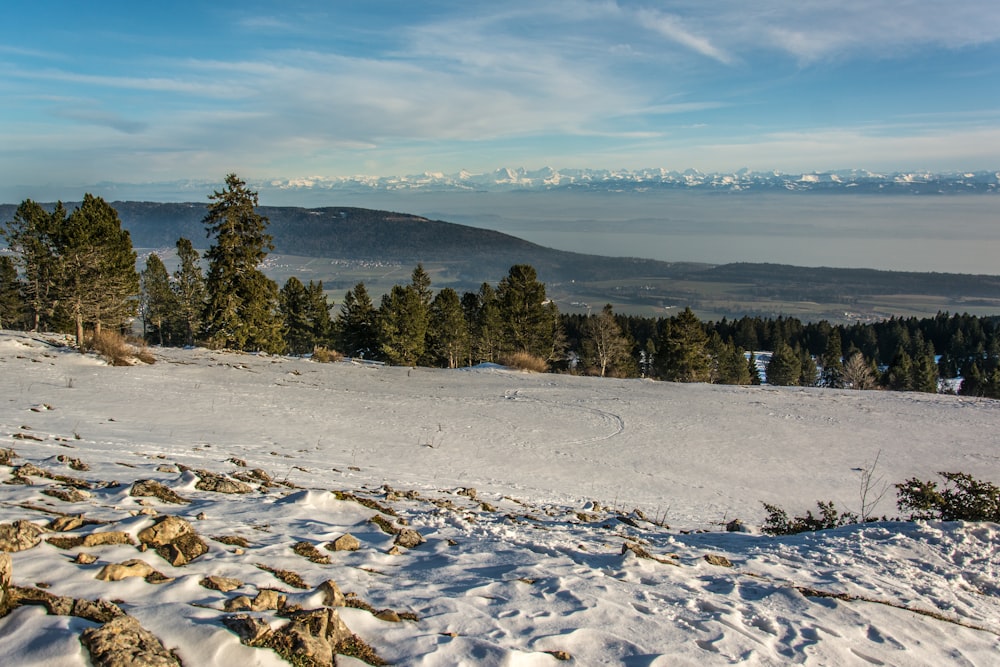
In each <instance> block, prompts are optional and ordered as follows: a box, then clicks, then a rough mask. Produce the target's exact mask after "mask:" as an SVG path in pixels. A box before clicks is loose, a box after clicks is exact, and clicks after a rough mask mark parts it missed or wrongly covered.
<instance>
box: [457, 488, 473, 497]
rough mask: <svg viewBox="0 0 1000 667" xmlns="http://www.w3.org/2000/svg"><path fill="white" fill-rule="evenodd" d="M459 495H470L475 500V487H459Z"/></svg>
mask: <svg viewBox="0 0 1000 667" xmlns="http://www.w3.org/2000/svg"><path fill="white" fill-rule="evenodd" d="M458 495H460V496H466V497H469V498H472V499H473V500H475V499H476V490H475V489H474V488H472V487H471V486H470V487H466V488H464V489H459V490H458Z"/></svg>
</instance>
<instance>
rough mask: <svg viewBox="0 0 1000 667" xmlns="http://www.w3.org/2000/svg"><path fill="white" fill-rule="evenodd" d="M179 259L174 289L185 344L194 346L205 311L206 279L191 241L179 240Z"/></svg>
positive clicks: (175, 272) (199, 258)
mask: <svg viewBox="0 0 1000 667" xmlns="http://www.w3.org/2000/svg"><path fill="white" fill-rule="evenodd" d="M177 259H179V260H180V266H179V267H178V268H177V270H176V271H174V282H173V287H174V291H175V293H176V295H177V305H178V319H179V320H180V322H181V325H182V328H183V336H184V344H185V345H194V339H195V335H196V334H197V333H198V331H200V329H201V317H202V313H203V312H204V310H205V278H204V276H203V275H202V272H201V257H199V255H198V251H197V250H195V249H194V246H192V245H191V241H189V240H188V239H186V238H183V237H182V238H179V239H177Z"/></svg>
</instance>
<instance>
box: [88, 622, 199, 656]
mask: <svg viewBox="0 0 1000 667" xmlns="http://www.w3.org/2000/svg"><path fill="white" fill-rule="evenodd" d="M80 641H81V642H82V643H83V645H84V646H86V647H87V650H88V651H89V652H90V660H91V662H93V664H94V666H95V667H135V666H136V665H142V666H143V667H180V665H181V662H180V660H178V659H177V657H176V656H175V655H174V654H173V653H171V652H170V651H168V650H167V649H166V648H164V646H163V643H162V642H160V640H159V639H157V638H156V637H155V636H154V635H153V634H152V633H151V632H149V630H146V629H145V628H143V627H142V626H141V625H139V621H137V620H135V619H134V618H132V617H131V616H121V617H119V618H116V619H114V620H113V621H110V622H108V623H105V624H104V625H103V626H101V627H99V628H91V629H89V630H86V631H84V633H83V634H82V635H81V637H80Z"/></svg>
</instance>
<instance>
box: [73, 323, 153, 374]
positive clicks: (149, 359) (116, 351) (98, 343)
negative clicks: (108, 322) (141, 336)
mask: <svg viewBox="0 0 1000 667" xmlns="http://www.w3.org/2000/svg"><path fill="white" fill-rule="evenodd" d="M84 351H88V352H96V353H97V354H99V355H101V356H102V357H104V359H105V360H106V361H107V362H108V363H109V364H111V365H112V366H133V365H135V363H136V362H137V361H141V362H142V363H144V364H155V363H156V357H154V356H153V353H152V352H150V351H149V348H148V347H146V343H145V342H144V341H141V340H138V339H128V338H126V337H125V336H123V335H121V334H120V333H118V332H117V331H107V330H104V331H101V333H99V334H93V335H91V336H90V338H89V339H87V342H86V345H85V348H84Z"/></svg>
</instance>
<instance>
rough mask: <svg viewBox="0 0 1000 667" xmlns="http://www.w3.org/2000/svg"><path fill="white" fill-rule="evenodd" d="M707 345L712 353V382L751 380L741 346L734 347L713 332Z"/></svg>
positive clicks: (745, 382) (726, 382) (741, 382)
mask: <svg viewBox="0 0 1000 667" xmlns="http://www.w3.org/2000/svg"><path fill="white" fill-rule="evenodd" d="M708 347H709V350H710V352H711V355H712V382H714V383H716V384H744V385H745V384H750V383H751V382H752V380H753V378H752V377H751V376H750V368H749V366H747V360H746V356H745V353H744V351H743V348H741V347H736V346H735V345H734V344H733V343H732V342H728V341H727V342H723V341H722V338H721V337H720V336H719V335H718V334H717V333H714V332H713V334H712V336H711V338H710V339H709V345H708Z"/></svg>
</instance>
